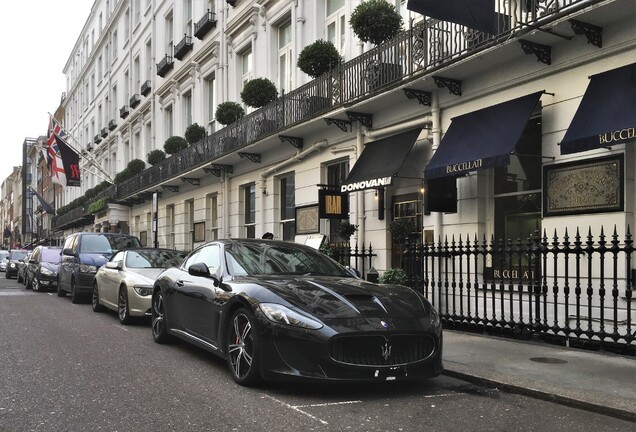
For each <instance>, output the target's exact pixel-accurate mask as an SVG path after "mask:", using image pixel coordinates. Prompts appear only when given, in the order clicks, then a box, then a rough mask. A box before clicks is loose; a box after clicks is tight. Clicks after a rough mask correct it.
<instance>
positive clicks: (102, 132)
mask: <svg viewBox="0 0 636 432" xmlns="http://www.w3.org/2000/svg"><path fill="white" fill-rule="evenodd" d="M99 133H100V134H101V136H102V138H106V137H107V136H108V128H105V127H104V128H102V130H101V131H100V132H99Z"/></svg>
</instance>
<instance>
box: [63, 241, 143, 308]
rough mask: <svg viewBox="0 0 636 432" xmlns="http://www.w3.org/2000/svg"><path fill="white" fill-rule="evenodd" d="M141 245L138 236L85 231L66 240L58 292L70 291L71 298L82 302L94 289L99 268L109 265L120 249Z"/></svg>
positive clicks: (74, 301)
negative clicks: (94, 281)
mask: <svg viewBox="0 0 636 432" xmlns="http://www.w3.org/2000/svg"><path fill="white" fill-rule="evenodd" d="M137 247H141V243H140V242H139V239H138V238H137V237H135V236H132V235H128V234H114V233H97V232H82V233H75V234H71V235H70V236H68V237H66V238H65V239H64V246H62V256H61V258H60V269H59V272H58V284H57V295H58V296H59V297H64V296H65V295H66V293H67V292H69V293H71V301H72V302H73V303H79V301H80V299H81V298H82V297H85V298H89V297H90V295H91V294H92V292H93V280H94V279H95V273H97V269H99V268H100V267H101V266H103V265H104V264H106V262H107V261H108V260H109V259H110V257H111V256H112V255H113V254H114V253H115V252H117V251H120V250H124V249H130V248H137Z"/></svg>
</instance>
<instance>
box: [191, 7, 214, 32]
mask: <svg viewBox="0 0 636 432" xmlns="http://www.w3.org/2000/svg"><path fill="white" fill-rule="evenodd" d="M214 27H216V15H215V14H214V12H210V9H208V11H207V12H206V13H205V15H203V17H202V18H201V19H200V20H199V21H197V22H196V23H194V36H195V37H196V38H197V39H199V40H203V38H204V37H205V35H206V34H208V32H209V31H210V30H212V29H213V28H214Z"/></svg>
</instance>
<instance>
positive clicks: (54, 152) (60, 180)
mask: <svg viewBox="0 0 636 432" xmlns="http://www.w3.org/2000/svg"><path fill="white" fill-rule="evenodd" d="M66 135H67V133H66V131H65V130H64V129H63V128H62V126H60V124H59V123H58V122H57V120H55V119H54V118H53V116H52V115H49V130H48V132H47V139H46V149H44V150H42V151H43V155H44V159H45V160H46V165H47V166H48V168H49V174H51V181H52V182H53V183H57V184H59V185H62V186H66V172H65V170H64V163H63V162H62V156H61V155H60V149H59V147H58V145H57V140H56V139H55V136H58V137H59V138H62V139H64V138H65V137H66Z"/></svg>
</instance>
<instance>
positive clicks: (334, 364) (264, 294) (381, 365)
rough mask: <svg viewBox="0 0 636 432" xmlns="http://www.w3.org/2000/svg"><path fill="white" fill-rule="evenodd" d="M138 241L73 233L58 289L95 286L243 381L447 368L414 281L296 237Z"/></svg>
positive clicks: (79, 292) (99, 296) (31, 277)
mask: <svg viewBox="0 0 636 432" xmlns="http://www.w3.org/2000/svg"><path fill="white" fill-rule="evenodd" d="M138 243H139V241H138V240H137V239H136V238H135V237H133V236H124V235H109V234H101V233H77V234H73V235H71V236H69V237H68V238H67V239H66V240H65V241H64V246H63V247H62V248H61V250H60V251H59V252H58V254H59V255H58V256H59V257H60V263H59V272H58V275H57V293H58V296H65V295H66V293H67V292H70V293H71V299H72V301H73V303H77V301H78V299H79V298H80V297H85V296H86V295H87V293H88V294H90V298H91V306H92V309H93V311H95V312H102V311H104V310H106V309H110V310H113V311H116V312H117V316H118V318H119V321H120V322H121V323H122V324H128V323H130V321H131V320H132V319H133V318H134V317H147V316H149V317H150V333H151V334H152V337H153V339H154V341H155V342H157V343H159V344H164V343H168V342H170V341H171V340H173V339H181V340H184V341H186V342H188V343H191V344H193V345H196V346H198V347H201V348H203V349H205V350H207V351H209V352H211V353H213V354H215V355H218V356H220V357H221V358H224V359H225V360H226V361H227V364H228V368H229V370H230V373H231V375H232V377H233V379H234V380H235V381H236V382H237V383H239V384H242V385H253V384H255V383H257V382H259V381H260V380H262V379H277V380H287V379H290V380H291V379H305V380H325V381H351V380H364V381H378V380H383V381H389V380H398V379H413V378H423V377H434V376H437V375H439V374H441V372H442V370H443V366H442V331H441V323H440V319H439V315H438V313H437V311H436V310H435V308H434V307H433V306H432V305H431V304H430V303H429V302H428V300H427V299H426V298H425V297H424V296H423V295H421V294H420V293H417V292H415V291H414V290H412V289H410V288H408V287H405V286H400V285H379V284H374V283H370V282H367V281H364V280H362V279H360V278H359V277H357V276H356V275H354V274H353V273H352V272H351V271H350V270H348V269H346V268H344V267H342V266H341V265H340V264H338V263H337V262H336V261H334V260H332V259H331V258H329V257H327V256H326V255H324V254H322V253H320V252H319V251H317V250H315V249H313V248H311V247H308V246H304V245H300V244H296V243H291V242H284V241H275V240H264V239H259V240H255V239H229V240H220V241H214V242H210V243H206V244H204V245H202V246H200V247H198V248H196V249H195V250H194V251H192V252H191V253H189V254H185V253H182V252H177V251H174V250H168V249H150V248H141V247H140V245H139V244H138ZM44 252H45V251H44V250H42V251H37V250H36V251H34V253H33V256H32V257H31V259H30V260H29V267H28V269H29V270H27V273H26V276H25V279H26V281H27V286H29V284H30V286H31V287H32V288H34V287H35V286H37V287H38V288H37V290H39V289H43V288H44V283H43V282H44V278H43V270H42V264H39V265H40V267H39V268H40V270H39V273H37V271H36V270H34V271H31V270H30V269H31V266H33V268H35V264H36V262H39V263H42V261H43V260H44V255H45V253H44ZM38 254H39V255H38ZM44 261H45V262H46V260H44ZM47 268H48V269H49V271H54V270H53V268H52V267H50V268H49V267H47ZM38 274H39V275H40V278H39V279H38ZM36 280H37V282H35V281H36ZM47 287H48V288H50V287H51V285H50V284H49V285H47ZM87 287H90V289H88V288H87Z"/></svg>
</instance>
